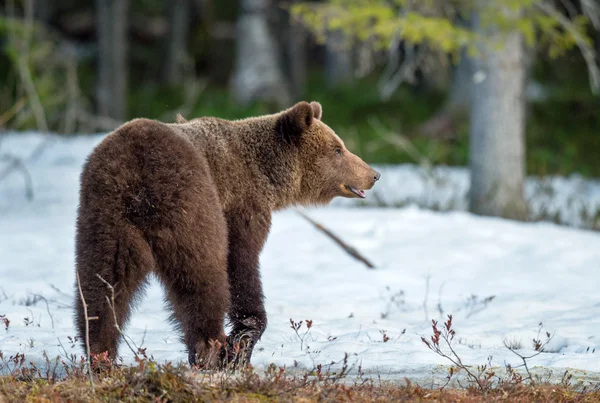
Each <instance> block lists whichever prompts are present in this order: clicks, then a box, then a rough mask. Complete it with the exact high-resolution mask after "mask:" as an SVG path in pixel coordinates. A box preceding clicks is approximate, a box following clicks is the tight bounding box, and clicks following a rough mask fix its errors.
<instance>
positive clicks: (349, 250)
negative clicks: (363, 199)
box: [296, 210, 375, 269]
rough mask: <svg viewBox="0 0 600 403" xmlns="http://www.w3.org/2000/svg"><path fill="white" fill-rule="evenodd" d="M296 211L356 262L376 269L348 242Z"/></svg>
mask: <svg viewBox="0 0 600 403" xmlns="http://www.w3.org/2000/svg"><path fill="white" fill-rule="evenodd" d="M296 211H297V213H298V214H300V215H301V216H302V217H303V218H304V219H305V220H306V221H308V222H309V223H311V224H312V225H314V226H315V228H316V229H318V230H319V231H321V232H322V233H324V234H325V235H327V236H328V237H329V238H331V239H332V240H333V241H334V242H335V243H337V244H338V245H339V246H340V247H341V248H342V249H344V250H345V251H346V252H347V253H348V254H349V255H350V256H352V257H353V258H355V259H356V260H360V261H361V262H363V263H364V264H365V266H367V267H368V268H369V269H374V268H375V266H374V265H373V263H371V262H370V261H369V260H368V259H367V258H365V257H364V256H363V255H361V254H360V253H359V252H358V251H357V250H356V249H355V248H354V247H352V246H350V245H348V244H347V243H346V242H344V241H342V240H341V239H340V238H339V237H338V236H337V235H335V234H334V233H333V232H331V231H330V230H328V229H327V228H325V227H324V226H323V225H321V224H320V223H318V222H316V221H315V220H313V219H312V218H310V217H309V216H307V215H306V214H305V213H303V212H302V211H300V210H296Z"/></svg>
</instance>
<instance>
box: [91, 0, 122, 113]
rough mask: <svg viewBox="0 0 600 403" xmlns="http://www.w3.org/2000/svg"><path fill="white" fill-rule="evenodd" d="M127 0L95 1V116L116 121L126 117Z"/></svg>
mask: <svg viewBox="0 0 600 403" xmlns="http://www.w3.org/2000/svg"><path fill="white" fill-rule="evenodd" d="M127 11H128V0H96V32H97V36H98V60H97V63H98V82H97V90H96V91H97V96H96V101H97V109H98V114H99V115H100V116H103V117H110V118H112V119H116V120H119V121H122V120H125V118H126V116H127V26H128V20H127Z"/></svg>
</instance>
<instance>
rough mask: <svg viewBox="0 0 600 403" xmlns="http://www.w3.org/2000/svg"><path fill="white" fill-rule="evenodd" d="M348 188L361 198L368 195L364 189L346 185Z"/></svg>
mask: <svg viewBox="0 0 600 403" xmlns="http://www.w3.org/2000/svg"><path fill="white" fill-rule="evenodd" d="M346 189H348V190H349V191H351V192H352V193H354V194H355V195H357V196H358V197H360V198H361V199H364V198H365V197H367V195H366V194H365V191H364V190H360V189H357V188H355V187H352V186H349V185H346Z"/></svg>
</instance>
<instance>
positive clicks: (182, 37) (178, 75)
mask: <svg viewBox="0 0 600 403" xmlns="http://www.w3.org/2000/svg"><path fill="white" fill-rule="evenodd" d="M190 6H191V4H190V0H171V1H169V3H168V4H167V8H168V12H169V32H168V34H167V36H166V37H165V45H164V48H165V50H164V52H165V55H164V58H163V65H162V71H161V76H162V81H163V82H165V83H167V84H169V85H176V84H181V82H182V79H183V71H182V70H183V65H184V64H185V60H186V55H187V51H186V49H187V43H188V35H189V30H190V14H191V13H190V12H191V7H190Z"/></svg>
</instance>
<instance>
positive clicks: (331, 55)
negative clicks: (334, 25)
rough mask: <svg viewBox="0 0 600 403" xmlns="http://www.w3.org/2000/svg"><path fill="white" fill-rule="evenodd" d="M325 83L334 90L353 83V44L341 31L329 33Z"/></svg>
mask: <svg viewBox="0 0 600 403" xmlns="http://www.w3.org/2000/svg"><path fill="white" fill-rule="evenodd" d="M326 35H327V39H326V40H325V82H326V83H327V86H328V87H329V88H334V87H337V86H340V85H343V84H348V83H349V82H351V81H352V76H353V73H352V43H351V42H350V40H349V38H348V37H347V35H346V34H345V33H344V31H342V30H341V29H335V30H329V31H327V34H326Z"/></svg>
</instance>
